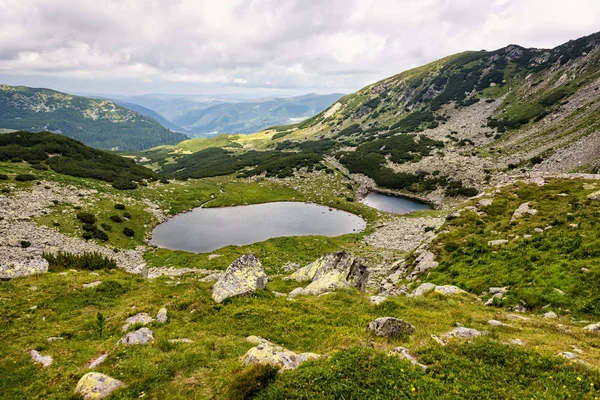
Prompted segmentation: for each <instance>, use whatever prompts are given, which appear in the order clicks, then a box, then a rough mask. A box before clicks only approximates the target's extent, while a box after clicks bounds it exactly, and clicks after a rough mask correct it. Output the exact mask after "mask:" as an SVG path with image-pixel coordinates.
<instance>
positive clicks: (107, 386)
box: [75, 372, 125, 400]
mask: <svg viewBox="0 0 600 400" xmlns="http://www.w3.org/2000/svg"><path fill="white" fill-rule="evenodd" d="M123 386H125V384H124V383H123V382H121V381H119V380H117V379H113V378H111V377H110V376H108V375H104V374H100V373H98V372H89V373H87V374H85V375H84V376H82V377H81V379H80V380H79V382H77V387H76V388H75V393H77V394H78V395H80V396H83V398H84V400H100V399H104V398H106V397H108V396H110V394H111V393H112V392H114V391H115V390H117V389H119V388H121V387H123Z"/></svg>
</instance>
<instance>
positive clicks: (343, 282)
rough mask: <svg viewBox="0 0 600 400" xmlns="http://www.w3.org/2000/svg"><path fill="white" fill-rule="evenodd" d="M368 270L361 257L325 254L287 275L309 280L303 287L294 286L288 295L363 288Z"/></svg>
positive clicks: (338, 253)
mask: <svg viewBox="0 0 600 400" xmlns="http://www.w3.org/2000/svg"><path fill="white" fill-rule="evenodd" d="M368 276H369V271H368V270H367V266H366V265H365V264H364V260H363V259H362V258H358V257H355V256H353V255H351V254H348V253H346V252H343V251H340V252H337V253H331V254H327V255H325V256H323V257H321V258H319V259H318V260H316V261H314V262H313V263H311V264H310V265H308V266H306V267H304V268H300V269H299V270H298V271H296V272H294V273H293V274H292V275H290V276H289V277H288V279H293V280H297V281H300V282H301V281H306V280H311V281H312V282H311V283H310V284H308V286H306V287H305V288H296V289H294V290H292V292H290V294H289V297H292V298H294V297H296V296H300V295H319V294H322V293H326V292H330V291H333V290H336V289H343V288H351V287H353V288H356V289H358V290H365V286H366V283H367V278H368Z"/></svg>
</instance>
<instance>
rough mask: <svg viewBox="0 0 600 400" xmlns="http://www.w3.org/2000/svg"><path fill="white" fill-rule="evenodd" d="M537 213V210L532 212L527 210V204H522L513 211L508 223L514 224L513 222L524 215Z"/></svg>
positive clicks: (530, 209)
mask: <svg viewBox="0 0 600 400" xmlns="http://www.w3.org/2000/svg"><path fill="white" fill-rule="evenodd" d="M537 213H538V211H537V210H534V209H533V208H529V202H527V203H523V204H521V205H520V206H519V208H517V209H516V210H515V212H514V213H513V215H512V218H511V219H510V222H514V221H515V220H517V219H519V218H521V217H523V215H525V214H529V215H536V214H537Z"/></svg>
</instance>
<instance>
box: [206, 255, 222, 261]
mask: <svg viewBox="0 0 600 400" xmlns="http://www.w3.org/2000/svg"><path fill="white" fill-rule="evenodd" d="M218 257H221V254H209V255H208V259H209V260H214V259H215V258H218Z"/></svg>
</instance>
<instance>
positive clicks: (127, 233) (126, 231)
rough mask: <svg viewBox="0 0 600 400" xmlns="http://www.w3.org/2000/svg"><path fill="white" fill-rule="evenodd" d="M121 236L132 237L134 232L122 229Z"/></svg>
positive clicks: (129, 229)
mask: <svg viewBox="0 0 600 400" xmlns="http://www.w3.org/2000/svg"><path fill="white" fill-rule="evenodd" d="M123 235H125V236H128V237H132V236H133V235H135V231H134V230H133V229H131V228H127V227H125V228H123Z"/></svg>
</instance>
